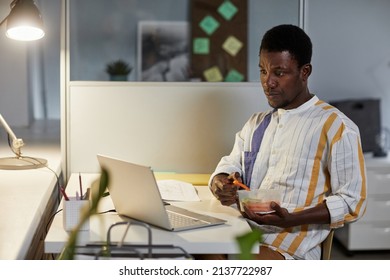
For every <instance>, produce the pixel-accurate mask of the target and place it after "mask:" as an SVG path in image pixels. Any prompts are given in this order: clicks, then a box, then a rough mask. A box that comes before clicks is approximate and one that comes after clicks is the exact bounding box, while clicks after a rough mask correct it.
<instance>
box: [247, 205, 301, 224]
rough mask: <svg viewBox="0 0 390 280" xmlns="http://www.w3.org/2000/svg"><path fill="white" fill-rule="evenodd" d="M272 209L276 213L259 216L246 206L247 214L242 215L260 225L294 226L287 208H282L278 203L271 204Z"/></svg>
mask: <svg viewBox="0 0 390 280" xmlns="http://www.w3.org/2000/svg"><path fill="white" fill-rule="evenodd" d="M271 209H272V210H274V211H275V212H272V213H268V214H258V213H255V212H253V211H252V210H250V209H249V208H248V207H246V206H245V205H244V210H245V212H243V213H241V214H242V215H243V216H244V217H245V218H248V219H250V220H252V221H254V222H256V223H258V224H259V225H271V226H278V227H282V228H287V227H291V226H294V225H293V224H292V222H293V221H292V219H291V214H290V213H289V212H288V211H287V209H286V208H282V207H280V205H279V204H277V203H276V202H271Z"/></svg>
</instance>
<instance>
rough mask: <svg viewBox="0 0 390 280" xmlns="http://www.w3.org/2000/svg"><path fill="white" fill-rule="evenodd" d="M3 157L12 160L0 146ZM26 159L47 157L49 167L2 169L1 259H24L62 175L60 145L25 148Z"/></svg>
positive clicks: (0, 182)
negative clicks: (57, 178)
mask: <svg viewBox="0 0 390 280" xmlns="http://www.w3.org/2000/svg"><path fill="white" fill-rule="evenodd" d="M0 152H1V156H2V157H9V156H12V154H11V155H10V151H9V149H8V148H7V147H0ZM23 154H24V155H25V156H32V157H39V158H44V159H46V160H47V161H48V167H50V169H52V170H53V171H51V170H49V169H48V168H45V167H42V168H38V169H31V170H1V169H0V178H1V180H0V193H1V195H0V205H1V211H0V220H1V223H0V259H4V260H15V259H24V258H25V257H26V253H27V251H28V249H29V247H30V244H31V242H32V238H33V236H34V233H35V231H36V230H37V227H38V224H39V222H40V221H41V217H42V216H43V213H44V211H45V208H46V205H47V204H48V201H49V199H50V196H51V194H52V192H53V190H54V187H55V186H56V181H57V180H56V176H55V174H54V173H53V172H56V173H57V174H60V171H61V152H60V147H59V146H54V145H53V146H50V145H46V146H44V147H40V146H38V145H34V147H27V146H26V149H23Z"/></svg>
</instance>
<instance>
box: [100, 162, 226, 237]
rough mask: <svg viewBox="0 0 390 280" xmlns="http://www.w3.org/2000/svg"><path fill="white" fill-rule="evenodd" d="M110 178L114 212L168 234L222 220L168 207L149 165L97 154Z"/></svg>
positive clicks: (216, 223) (210, 224)
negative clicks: (167, 231) (168, 232)
mask: <svg viewBox="0 0 390 280" xmlns="http://www.w3.org/2000/svg"><path fill="white" fill-rule="evenodd" d="M97 158H98V161H99V164H100V166H101V168H104V169H105V170H107V172H108V175H109V185H108V191H109V193H110V196H111V199H112V202H113V204H114V207H115V210H116V212H117V213H118V214H119V215H123V216H126V217H129V218H132V219H135V220H138V221H141V222H145V223H147V224H150V225H154V226H157V227H160V228H163V229H166V230H170V231H182V230H189V229H194V228H201V227H209V226H216V225H221V224H224V223H226V221H225V220H222V219H218V218H215V217H212V216H208V215H202V214H198V213H195V212H192V211H189V210H186V209H184V208H180V207H176V206H173V205H167V204H166V203H165V202H164V201H163V200H162V198H161V194H160V191H159V189H158V185H157V181H156V178H155V177H154V173H153V171H152V169H151V168H150V167H148V166H143V165H139V164H134V163H131V162H128V161H124V160H120V159H116V158H112V157H109V156H104V155H97Z"/></svg>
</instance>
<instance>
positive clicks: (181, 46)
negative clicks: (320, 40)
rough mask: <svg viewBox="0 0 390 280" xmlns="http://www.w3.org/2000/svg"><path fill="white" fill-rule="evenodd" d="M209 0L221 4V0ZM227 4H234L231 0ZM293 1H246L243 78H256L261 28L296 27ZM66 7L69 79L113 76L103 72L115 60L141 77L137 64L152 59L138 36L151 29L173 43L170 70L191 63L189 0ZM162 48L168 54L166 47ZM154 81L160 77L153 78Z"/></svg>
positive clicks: (119, 0)
mask: <svg viewBox="0 0 390 280" xmlns="http://www.w3.org/2000/svg"><path fill="white" fill-rule="evenodd" d="M209 1H215V2H220V3H221V4H222V3H223V2H224V1H226V0H209ZM239 1H241V0H239ZM228 2H231V3H233V4H234V2H235V0H229V1H228ZM299 5H300V1H299V0H294V1H292V0H272V1H269V0H248V2H247V7H248V9H247V11H246V15H247V34H248V35H247V42H246V43H245V44H246V46H245V47H246V51H247V78H246V80H245V81H249V82H255V81H259V74H258V72H259V71H258V48H259V43H260V39H261V37H262V35H263V34H264V32H265V31H266V30H267V29H269V28H270V27H272V26H274V25H277V24H281V23H291V24H296V25H298V24H299V11H300V7H299ZM69 10H70V12H69V18H70V21H69V22H70V23H69V24H70V40H69V42H70V80H71V81H107V80H110V79H114V78H110V75H109V74H108V73H107V71H106V70H107V67H108V64H109V63H111V62H117V61H118V60H122V61H123V62H124V63H126V64H127V65H119V67H121V66H122V67H123V66H127V67H129V68H130V70H131V71H130V73H129V74H128V75H127V79H128V80H129V81H143V80H144V79H145V77H144V78H143V76H142V73H143V72H142V65H146V63H147V62H149V61H150V60H151V59H152V58H149V57H148V56H146V54H143V53H142V52H141V49H146V44H147V41H146V40H144V41H142V38H145V37H147V34H150V33H153V32H154V30H155V29H156V28H159V29H162V30H164V32H165V34H164V35H162V36H161V40H165V39H166V40H168V41H169V42H170V43H173V44H174V46H175V51H174V54H175V59H176V61H175V62H176V64H175V67H173V68H174V69H176V70H177V69H179V68H180V63H187V62H188V63H189V64H191V60H190V59H189V54H190V53H191V52H192V51H193V50H192V42H190V40H191V39H190V38H191V36H190V35H191V30H190V28H189V26H190V23H191V0H163V1H156V0H110V1H107V0H83V1H79V0H70V1H69ZM160 50H161V48H160ZM183 50H184V51H183ZM163 51H165V52H166V53H167V52H168V51H167V49H164V50H163ZM178 54H180V56H179V55H178ZM171 56H172V55H171ZM179 58H180V59H179ZM141 59H142V60H141ZM221 59H222V54H221ZM144 67H145V66H144ZM144 70H145V69H144ZM125 73H126V72H125ZM168 74H170V73H168ZM171 77H173V78H170V79H171V80H170V81H194V80H197V79H192V77H191V76H190V75H188V76H187V77H184V78H183V77H182V76H180V75H177V73H174V74H172V75H171ZM150 81H152V80H150ZM156 81H161V80H158V79H157V78H156Z"/></svg>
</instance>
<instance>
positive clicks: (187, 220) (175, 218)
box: [167, 211, 208, 228]
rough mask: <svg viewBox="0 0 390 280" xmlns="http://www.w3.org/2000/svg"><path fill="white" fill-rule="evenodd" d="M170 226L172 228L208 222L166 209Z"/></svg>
mask: <svg viewBox="0 0 390 280" xmlns="http://www.w3.org/2000/svg"><path fill="white" fill-rule="evenodd" d="M167 213H168V217H169V220H170V222H171V226H172V227H173V228H179V227H188V226H192V225H199V224H208V222H205V221H202V220H198V219H195V218H192V217H188V216H184V215H180V214H177V213H175V212H171V211H167Z"/></svg>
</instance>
